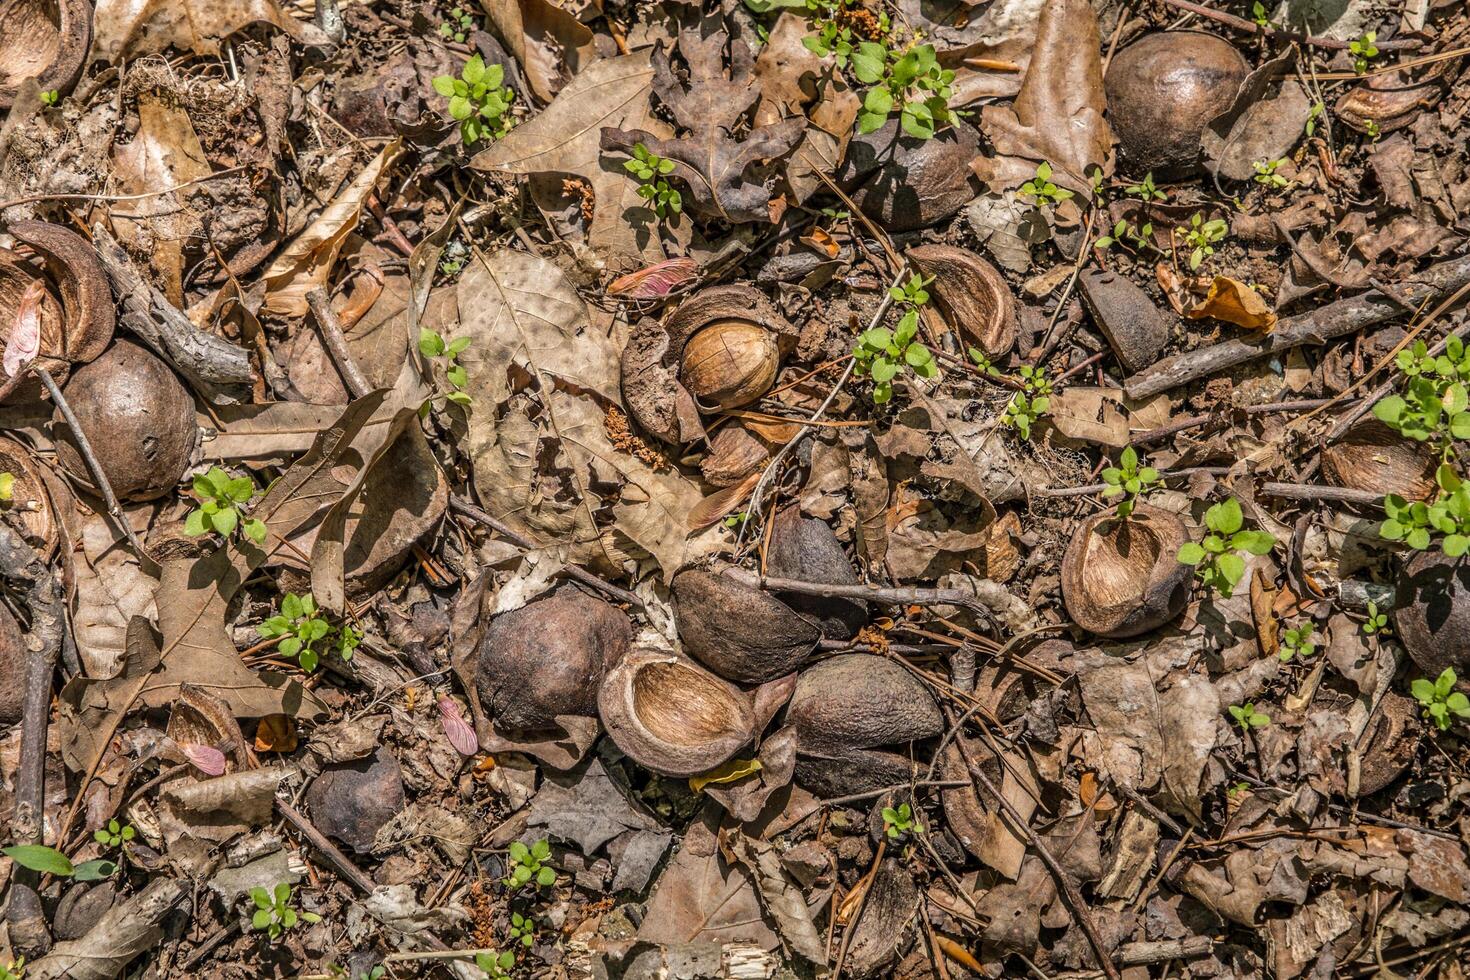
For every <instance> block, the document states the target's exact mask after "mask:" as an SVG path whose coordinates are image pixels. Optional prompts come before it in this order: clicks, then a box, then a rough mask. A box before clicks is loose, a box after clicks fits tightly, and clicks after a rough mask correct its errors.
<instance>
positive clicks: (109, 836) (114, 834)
mask: <svg viewBox="0 0 1470 980" xmlns="http://www.w3.org/2000/svg"><path fill="white" fill-rule="evenodd" d="M137 833H138V832H137V831H136V830H134V829H133V825H132V824H126V823H125V824H122V825H119V824H118V822H117V821H116V820H109V821H107V826H106V827H98V828H97V829H96V830H95V831H93V832H92V839H93V840H95V841H96V842H97V843H99V844H101V845H102V846H103V847H121V846H122V845H123V844H125V843H127V842H128V841H130V840H132V839H133V838H134V837H135V836H137Z"/></svg>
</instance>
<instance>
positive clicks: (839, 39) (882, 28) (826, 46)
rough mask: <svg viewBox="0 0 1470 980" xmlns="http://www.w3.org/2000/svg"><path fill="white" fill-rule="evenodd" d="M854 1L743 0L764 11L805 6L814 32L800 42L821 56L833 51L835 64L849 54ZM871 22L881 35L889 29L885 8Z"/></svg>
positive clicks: (843, 61) (843, 64) (845, 60)
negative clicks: (851, 10)
mask: <svg viewBox="0 0 1470 980" xmlns="http://www.w3.org/2000/svg"><path fill="white" fill-rule="evenodd" d="M854 2H855V0H746V4H747V5H748V6H749V7H750V8H751V9H752V10H755V11H756V12H757V13H765V12H766V11H769V10H774V9H776V8H777V7H790V8H798V9H799V8H805V9H806V12H807V16H808V17H810V18H811V26H812V29H813V30H815V31H816V33H815V34H808V35H807V36H806V37H804V38H802V39H801V43H802V45H803V46H804V47H805V48H806V49H807V50H808V51H811V52H812V53H813V54H815V55H817V56H818V57H821V58H825V57H827V55H829V54H830V55H833V56H834V60H835V61H836V62H837V67H838V68H846V67H847V65H848V61H849V60H850V59H851V58H852V52H853V43H852V42H853V33H852V23H851V15H850V14H849V13H848V11H849V9H850V8H852V6H853V5H854ZM874 26H875V27H876V28H877V33H878V34H879V35H880V36H882V35H886V34H887V33H888V29H889V21H888V14H887V12H886V11H882V12H880V13H879V14H878V16H877V18H876V20H875V22H874Z"/></svg>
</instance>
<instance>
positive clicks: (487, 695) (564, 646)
mask: <svg viewBox="0 0 1470 980" xmlns="http://www.w3.org/2000/svg"><path fill="white" fill-rule="evenodd" d="M632 638H633V627H632V624H631V623H630V622H629V621H628V617H627V615H626V614H625V613H624V612H622V610H620V609H617V608H616V607H614V606H612V605H609V604H608V603H606V602H604V601H602V600H601V599H598V598H596V597H594V596H590V595H588V594H587V593H585V592H583V591H582V590H581V589H578V588H576V587H574V586H563V587H562V588H560V589H558V590H557V591H556V592H555V593H553V594H552V595H550V596H548V597H547V598H544V599H540V600H537V601H536V602H532V603H530V604H528V605H525V606H522V607H521V608H520V609H516V610H513V611H511V612H507V613H501V614H500V615H499V616H496V617H495V618H494V619H493V620H492V621H491V623H490V626H489V628H487V629H486V630H485V639H484V642H483V643H482V645H481V647H480V656H479V662H478V664H477V666H476V670H475V688H476V690H477V691H478V693H479V695H480V704H481V705H483V706H484V708H485V711H486V713H488V714H489V716H490V718H491V720H492V721H494V722H495V724H496V725H497V726H503V727H505V728H509V729H513V730H516V731H526V732H534V731H547V730H550V729H554V728H557V727H558V725H557V721H556V719H557V717H558V716H572V717H580V718H595V717H596V716H597V692H598V688H599V686H600V685H601V684H602V680H603V677H604V676H605V675H606V673H607V671H608V670H609V669H610V668H611V667H612V666H613V665H614V664H616V663H617V662H618V661H619V660H620V659H622V657H623V655H624V653H626V652H627V649H628V644H629V643H630V642H631V641H632Z"/></svg>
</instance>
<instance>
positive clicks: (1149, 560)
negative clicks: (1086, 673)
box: [1062, 504, 1194, 639]
mask: <svg viewBox="0 0 1470 980" xmlns="http://www.w3.org/2000/svg"><path fill="white" fill-rule="evenodd" d="M1188 540H1189V531H1188V529H1187V528H1186V527H1185V526H1184V522H1183V521H1182V520H1180V519H1179V517H1178V516H1177V515H1175V514H1171V513H1169V512H1168V511H1166V510H1160V509H1159V508H1157V507H1151V506H1149V505H1148V504H1138V505H1137V506H1136V507H1135V508H1134V510H1133V513H1132V514H1130V515H1129V516H1128V517H1127V518H1126V519H1120V518H1119V517H1118V515H1117V509H1116V508H1114V509H1111V510H1105V511H1102V512H1101V513H1098V514H1094V515H1093V516H1092V517H1090V518H1088V519H1087V520H1086V521H1084V522H1083V524H1082V527H1081V528H1079V529H1078V531H1077V533H1076V534H1075V535H1073V537H1072V540H1071V542H1070V543H1069V544H1068V545H1067V551H1066V553H1065V554H1064V555H1063V556H1062V601H1063V603H1064V604H1065V605H1066V607H1067V615H1069V616H1071V617H1072V620H1073V622H1075V623H1076V624H1077V625H1078V626H1080V627H1082V628H1083V629H1085V630H1087V631H1088V632H1089V633H1094V634H1096V635H1098V636H1106V637H1111V638H1114V639H1119V638H1123V637H1129V636H1137V635H1139V634H1140V633H1147V632H1148V631H1149V630H1151V629H1156V628H1157V627H1159V626H1162V625H1163V624H1164V623H1167V622H1168V621H1169V620H1171V619H1173V618H1174V617H1175V616H1178V615H1179V614H1180V613H1181V612H1183V611H1184V607H1185V605H1186V604H1187V603H1188V602H1189V590H1190V583H1191V581H1192V579H1193V572H1194V569H1193V568H1191V567H1190V566H1189V565H1185V564H1183V563H1181V562H1180V561H1179V558H1178V555H1179V547H1180V545H1182V544H1184V543H1185V542H1186V541H1188Z"/></svg>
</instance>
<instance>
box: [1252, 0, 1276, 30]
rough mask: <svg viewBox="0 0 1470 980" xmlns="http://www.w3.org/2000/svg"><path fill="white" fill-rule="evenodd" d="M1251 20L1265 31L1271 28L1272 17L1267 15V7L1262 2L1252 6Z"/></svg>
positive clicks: (1257, 1) (1259, 0)
mask: <svg viewBox="0 0 1470 980" xmlns="http://www.w3.org/2000/svg"><path fill="white" fill-rule="evenodd" d="M1251 20H1253V21H1255V22H1256V26H1257V27H1259V28H1260V29H1261V30H1263V31H1264V30H1267V29H1269V28H1270V27H1271V17H1270V15H1269V14H1267V13H1266V5H1265V4H1264V3H1262V2H1261V0H1256V2H1255V3H1253V4H1251Z"/></svg>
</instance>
